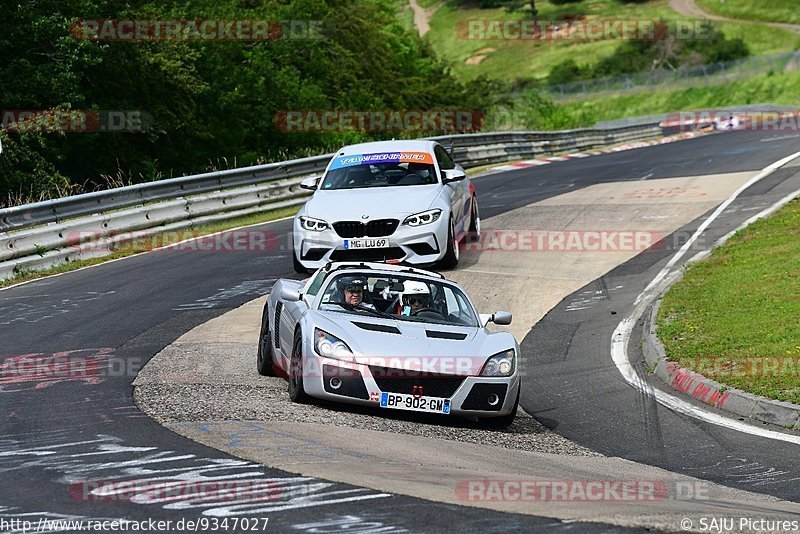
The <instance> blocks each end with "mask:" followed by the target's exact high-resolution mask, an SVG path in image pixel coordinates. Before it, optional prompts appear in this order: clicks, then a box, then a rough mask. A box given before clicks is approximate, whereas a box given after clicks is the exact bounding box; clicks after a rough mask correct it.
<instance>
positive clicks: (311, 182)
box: [300, 176, 319, 191]
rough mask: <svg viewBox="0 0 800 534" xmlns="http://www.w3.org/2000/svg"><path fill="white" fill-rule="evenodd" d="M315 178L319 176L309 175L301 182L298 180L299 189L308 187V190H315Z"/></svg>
mask: <svg viewBox="0 0 800 534" xmlns="http://www.w3.org/2000/svg"><path fill="white" fill-rule="evenodd" d="M317 180H319V177H317V176H311V177H309V178H305V179H304V180H303V181H302V182H300V189H308V190H309V191H316V190H317Z"/></svg>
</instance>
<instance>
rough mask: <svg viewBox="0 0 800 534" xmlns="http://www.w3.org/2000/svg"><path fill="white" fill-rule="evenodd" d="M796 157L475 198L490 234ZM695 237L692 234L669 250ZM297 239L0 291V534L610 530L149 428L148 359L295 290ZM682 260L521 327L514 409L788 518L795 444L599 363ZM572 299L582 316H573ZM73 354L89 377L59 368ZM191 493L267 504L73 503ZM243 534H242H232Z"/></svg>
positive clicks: (276, 228)
mask: <svg viewBox="0 0 800 534" xmlns="http://www.w3.org/2000/svg"><path fill="white" fill-rule="evenodd" d="M798 139H800V136H785V135H778V134H771V133H753V132H733V133H725V134H721V135H709V136H704V137H700V138H697V139H693V140H687V141H680V142H675V143H670V144H664V145H656V146H652V147H648V148H642V149H636V150H630V151H626V152H619V153H612V154H606V155H601V156H595V157H590V158H585V159H577V160H570V161H565V162H560V163H557V164H552V165H546V166H542V167H532V168H526V169H520V170H517V171H509V172H503V173H498V174H493V175H487V176H484V177H481V178H479V179H477V180H476V182H475V183H476V189H477V191H478V194H479V199H480V202H481V214H482V217H483V218H491V217H493V216H498V215H501V214H503V213H505V212H508V211H510V210H513V209H517V208H521V207H524V206H526V205H529V204H532V203H535V202H539V201H543V200H545V199H550V198H553V197H556V196H558V195H563V194H565V193H569V192H572V191H578V190H581V189H583V188H586V187H589V186H596V185H598V184H604V183H612V182H622V181H643V183H646V182H647V181H649V180H650V181H651V180H659V179H669V178H673V177H686V176H702V175H709V174H726V173H735V172H742V171H758V170H760V169H762V168H764V167H766V166H767V165H769V164H770V163H772V162H774V161H776V160H778V159H780V158H782V157H785V156H787V155H789V154H792V153H794V152H796V151H797V150H798V143H797V141H798ZM797 170H798V169H797V168H795V169H794V171H792V170H790V169H782V170H779V171H777V172H776V173H774V174H773V175H771V176H770V177H768V178H766V179H764V180H763V181H762V182H759V183H758V184H756V185H755V186H753V187H752V188H751V189H750V190H748V191H746V192H745V193H744V194H743V195H742V196H741V197H740V199H739V200H737V201H736V202H734V204H733V205H732V206H731V208H730V209H729V210H726V211H725V212H724V213H723V214H722V215H721V216H720V218H719V219H717V220H716V221H715V222H714V224H712V226H711V227H710V228H709V230H708V235H709V236H710V238H716V237H719V236H722V235H724V234H725V233H727V232H728V231H730V230H731V229H733V228H735V227H736V226H738V225H739V224H740V223H741V222H743V221H744V220H746V219H747V218H749V217H750V216H752V215H753V214H754V213H756V211H753V209H761V208H763V207H766V206H768V205H770V204H772V203H773V202H775V201H777V200H778V199H779V198H781V197H783V196H785V195H786V194H787V193H788V192H789V186H790V184H789V183H788V182H787V180H788V179H790V177H791V176H792V174H793V173H794V172H796V171H797ZM796 188H797V186H796V185H795V186H794V189H796ZM701 222H702V217H701V218H699V219H695V220H694V221H692V222H691V223H690V224H688V225H687V226H686V227H685V228H684V229H682V231H681V232H680V235H688V234H687V232H690V231H691V230H693V229H694V228H696V227H697V226H698V225H699V224H700V223H701ZM289 228H290V222H289V221H279V222H276V223H271V224H267V225H264V226H263V227H262V229H263V230H264V231H265V232H268V235H270V236H273V237H274V240H273V241H271V244H272V247H271V248H272V251H271V252H269V253H263V252H259V253H255V252H222V251H210V252H202V251H192V250H185V251H175V250H161V251H156V252H153V253H148V254H143V255H139V256H135V257H131V258H127V259H124V260H121V261H116V262H110V263H107V264H103V265H100V266H97V267H93V268H91V269H85V270H81V271H77V272H74V273H70V274H66V275H62V276H56V277H51V278H48V279H43V280H39V281H34V282H31V283H28V284H24V285H21V286H18V287H12V288H10V289H8V290H4V291H0V359H2V364H1V365H2V367H1V368H2V369H3V370H4V371H7V372H4V373H3V374H2V375H0V400H2V404H1V405H0V406H2V418H1V419H0V473H2V478H3V482H4V484H3V485H2V489H0V532H17V531H19V532H22V527H21V526H20V525H19V524H16V526H15V525H9V524H7V523H6V524H4V523H3V520H5V521H9V520H10V519H12V518H15V519H19V518H28V519H29V520H32V521H33V522H34V524H35V523H36V522H37V521H39V520H40V519H42V518H47V519H59V518H75V519H119V518H124V519H127V520H136V521H141V520H145V519H162V520H171V521H173V524H172V525H173V528H174V525H175V524H176V522H177V521H179V520H181V519H187V520H197V518H198V517H204V518H216V519H219V520H221V519H226V518H227V519H231V518H249V519H255V518H268V520H269V522H268V526H269V529H268V530H270V531H291V532H303V531H329V530H324V529H326V528H328V529H335V528H339V529H340V530H344V529H347V530H349V531H351V532H368V531H369V532H379V531H380V532H438V531H442V532H444V531H475V532H499V531H504V532H505V531H530V530H536V529H542V530H544V529H545V528H546V529H547V530H557V529H562V530H573V531H578V532H586V531H616V530H622V529H620V528H619V527H617V526H608V525H602V524H591V525H590V524H586V523H581V524H580V525H576V524H574V523H570V522H562V521H558V520H553V519H549V518H544V517H537V516H535V515H522V514H510V513H500V512H494V511H490V510H485V509H479V508H471V507H467V506H456V505H452V504H440V503H435V502H431V501H426V500H422V499H416V498H412V497H407V496H400V495H395V494H391V493H390V492H379V491H376V490H371V489H366V488H359V487H354V486H350V485H346V484H342V483H328V482H326V481H324V480H319V479H313V478H307V477H299V476H296V475H292V474H290V473H286V472H283V471H279V470H275V469H271V468H268V467H264V466H259V465H257V464H254V463H251V462H245V461H242V460H238V459H235V458H233V457H231V456H228V455H226V454H224V453H222V452H220V451H217V450H215V449H212V448H209V447H205V446H202V445H199V444H197V443H195V442H193V441H191V440H189V439H186V438H183V437H181V436H178V435H176V434H174V433H172V432H170V431H169V430H167V429H165V428H164V427H162V426H161V425H159V424H157V423H156V422H154V421H152V420H150V419H149V418H147V417H146V416H144V415H143V414H141V413H140V412H139V411H138V409H137V408H136V406H135V405H134V403H133V397H132V388H131V382H132V381H133V380H134V378H135V377H136V374H137V372H138V371H139V370H140V369H141V368H142V367H143V366H144V365H145V364H146V363H147V361H148V360H149V359H150V358H151V357H152V356H153V355H155V354H157V353H158V352H160V351H161V350H162V349H164V347H166V346H167V345H169V344H170V343H172V342H173V341H174V340H176V339H177V338H178V337H180V336H181V335H182V334H184V333H185V332H187V331H189V330H191V329H192V328H194V327H196V326H198V325H201V324H203V323H205V322H207V321H209V320H210V319H212V318H214V317H217V316H220V315H221V314H223V313H226V312H228V311H231V310H233V309H235V308H237V307H239V306H241V305H242V304H244V303H246V302H248V301H250V300H252V299H254V298H256V297H258V296H260V295H262V294H264V293H266V292H268V291H269V288H270V287H271V285H272V283H273V282H274V281H275V280H277V279H278V278H280V277H284V276H294V275H293V273H292V272H291V260H290V256H289V252H288V248H287V247H286V234H287V232H288V231H289ZM711 240H712V241H713V239H711ZM709 242H710V241H709ZM680 244H681V241H680V239H678V238H674V239H673V238H671V236H668V237H667V238H666V239H665V241H664V244H663V247H662V248H660V249H659V250H657V251H655V252H648V253H643V254H640V255H639V256H636V257H635V258H633V259H630V260H628V261H627V262H626V263H624V264H623V265H620V266H618V267H616V268H614V269H613V270H612V271H611V272H608V273H607V274H605V275H604V276H602V278H599V279H598V280H596V281H594V282H592V283H591V284H589V285H588V286H586V287H584V288H582V289H580V290H578V291H576V292H575V293H574V294H573V295H571V296H570V297H568V298H566V299H564V300H563V301H561V302H560V303H559V304H558V305H557V306H556V307H555V308H553V309H552V310H551V311H550V312H549V313H548V314H547V315H546V316H545V317H544V319H543V320H542V321H540V322H539V323H538V324H537V325H536V326H534V327H533V329H532V330H531V331H530V332H529V333H528V334H527V336H526V337H525V339H524V340H523V341H522V349H523V356H524V358H525V362H526V365H527V369H526V371H527V378H526V381H525V382H524V383H523V387H524V390H523V393H522V406H523V407H524V409H525V410H526V411H527V412H528V413H530V414H532V415H534V417H536V418H537V419H538V420H539V421H540V422H542V423H543V424H545V425H546V426H548V427H550V428H552V429H554V430H555V431H556V432H558V433H559V434H561V435H563V436H565V437H566V438H568V439H570V440H573V441H575V442H576V443H578V444H581V445H583V446H586V447H589V448H591V449H593V450H596V451H598V452H601V453H603V454H606V455H609V456H616V457H621V458H626V459H630V460H634V461H636V462H640V463H644V464H649V465H654V466H658V467H662V468H665V469H667V470H670V471H674V472H676V473H681V474H686V475H691V476H694V477H698V478H702V479H706V480H709V481H713V482H717V483H719V484H723V485H726V486H730V487H734V488H740V489H744V490H747V491H751V492H757V493H763V494H768V495H772V496H775V497H777V498H779V499H783V500H787V501H798V500H799V499H798V497H800V489H798V488H800V483H798V480H800V462H798V460H797V448H796V446H795V445H791V444H787V443H784V442H778V441H775V440H769V439H765V438H760V437H755V436H751V435H747V434H744V433H741V432H736V431H732V430H728V429H725V428H722V427H719V426H716V425H711V424H706V423H702V422H700V421H697V420H695V419H692V418H689V417H686V416H683V415H678V414H675V413H673V412H671V411H669V410H667V409H666V408H664V407H662V406H660V405H658V404H657V403H655V401H653V400H652V399H650V398H648V397H644V396H642V395H640V394H639V393H637V392H636V391H635V390H634V389H633V388H631V387H630V386H628V385H627V384H626V383H625V382H624V381H623V380H622V377H621V376H620V375H619V372H618V371H617V369H616V367H615V366H614V363H613V362H612V360H611V358H610V356H609V346H610V338H611V333H612V331H613V330H614V329H615V328H616V327H617V325H618V324H619V321H620V319H621V318H622V317H623V316H624V315H625V314H626V313H627V312H628V311H629V310H630V309H631V305H632V303H633V301H634V299H635V298H636V297H637V296H638V295H639V293H640V292H641V291H642V290H643V289H644V287H645V286H646V285H647V283H648V282H649V280H650V279H652V278H653V277H654V276H655V275H656V273H658V271H659V270H660V269H661V267H663V265H664V263H665V262H666V261H667V260H668V258H669V257H670V256H671V255H672V253H674V251H675V250H676V248H677V247H679V246H680ZM617 287H619V288H620V289H618V290H614V291H610V290H609V288H617ZM587 295H597V297H596V298H589V299H588V300H587ZM578 301H580V302H581V303H585V305H580V306H576V305H575V303H576V302H578ZM634 334H636V333H634ZM632 339H634V340H635V339H638V338H637V337H636V335H634V336H633V338H632ZM637 350H639V349H638V345H637V344H636V343H633V342H632V343H631V345H630V347H629V351H630V352H631V356H632V358H631V359H632V360H637V361H638V359H640V358H639V357H638V356H636V352H635V351H637ZM71 351H75V352H71ZM76 356H77V357H79V360H80V361H81V362H83V367H81V368H80V369H74V368H72V369H69V370H63V369H60V368H59V365H62V364H63V361H64V360H65V359H71V358H72V359H71V360H70V361H74V358H75V357H76ZM31 362H34V363H31ZM10 370H14V372H8V371H10ZM20 370H28V371H30V372H20ZM643 376H644V377H645V378H646V379H647V380H650V379H649V378H647V376H646V374H644V373H643ZM652 385H653V387H656V388H659V387H661V385H659V384H658V383H655V382H652ZM198 476H200V477H201V478H202V479H203V480H204V481H205V483H206V484H222V483H223V482H230V481H231V480H247V481H256V482H257V483H258V484H261V486H259V487H262V488H264V491H267V492H269V494H270V495H271V496H272V497H273V498H270V499H269V500H268V501H267V502H266V503H264V502H263V501H262V502H247V499H237V498H235V497H231V498H230V499H227V500H224V502H219V500H217V501H216V502H212V503H209V502H203V501H202V500H200V499H195V500H192V499H185V498H184V499H180V498H176V499H170V498H168V497H166V498H164V497H163V496H161V495H159V494H158V493H157V492H156V493H155V494H153V495H151V496H150V498H145V499H134V500H130V499H126V498H124V497H125V492H124V488H122V489H121V490H120V492H119V493H118V494H112V495H108V496H107V497H106V498H97V497H96V496H94V495H88V496H87V493H86V491H85V490H86V488H91V484H92V483H94V482H96V481H108V480H115V481H125V480H133V479H136V480H138V481H141V480H143V479H152V481H153V482H154V484H155V483H157V481H158V480H159V479H164V478H167V477H169V478H174V477H184V478H185V479H186V480H187V481H189V482H191V481H193V480H196V479H197V477H198ZM205 489H208V487H205ZM201 513H202V515H201ZM207 526H208V525H207ZM243 527H244V528H243ZM64 530H65V531H70V530H69V529H64ZM200 530H204V529H200ZM225 530H226V531H233V530H234V529H232V528H226V529H225ZM235 530H239V531H241V530H249V529H248V528H247V527H245V526H244V524H241V525H238V526H237V529H235ZM51 531H54V530H52V529H51Z"/></svg>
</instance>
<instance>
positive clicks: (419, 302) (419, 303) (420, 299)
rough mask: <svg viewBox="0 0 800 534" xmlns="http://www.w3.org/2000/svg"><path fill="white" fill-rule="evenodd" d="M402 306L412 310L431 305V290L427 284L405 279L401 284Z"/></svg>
mask: <svg viewBox="0 0 800 534" xmlns="http://www.w3.org/2000/svg"><path fill="white" fill-rule="evenodd" d="M403 306H408V307H410V308H411V311H412V312H415V311H417V310H421V309H422V308H430V306H431V290H430V289H429V288H428V286H427V284H425V283H423V282H417V281H414V280H407V281H406V282H405V283H404V284H403Z"/></svg>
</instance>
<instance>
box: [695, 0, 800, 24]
mask: <svg viewBox="0 0 800 534" xmlns="http://www.w3.org/2000/svg"><path fill="white" fill-rule="evenodd" d="M697 5H699V6H700V7H701V8H703V9H704V10H706V11H708V12H709V13H715V14H717V15H722V16H723V17H730V18H733V19H745V20H762V21H768V22H788V23H791V24H800V5H798V3H797V0H724V1H722V0H697Z"/></svg>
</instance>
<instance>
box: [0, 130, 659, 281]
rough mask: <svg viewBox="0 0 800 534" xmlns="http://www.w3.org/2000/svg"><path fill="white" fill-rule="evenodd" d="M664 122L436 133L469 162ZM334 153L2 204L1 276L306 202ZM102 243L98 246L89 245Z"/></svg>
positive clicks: (598, 140)
mask: <svg viewBox="0 0 800 534" xmlns="http://www.w3.org/2000/svg"><path fill="white" fill-rule="evenodd" d="M659 122H660V120H656V119H651V120H649V121H646V122H644V123H637V124H624V125H619V126H612V127H609V128H597V127H595V128H585V129H576V130H564V131H555V132H497V133H477V134H464V135H452V136H440V137H433V138H431V139H435V140H437V141H439V142H440V143H442V144H443V145H445V146H450V145H452V146H453V152H454V157H455V160H456V161H458V162H459V163H460V164H461V165H462V166H464V167H465V168H474V167H478V166H482V165H489V164H495V163H503V162H506V161H513V160H519V159H529V158H535V157H539V156H543V155H554V154H559V153H563V152H567V151H581V150H591V149H594V148H599V147H602V146H609V145H613V144H618V143H625V142H630V141H637V140H643V139H649V138H653V137H658V136H660V135H661V133H662V129H661V128H660V127H659ZM332 157H333V154H325V155H321V156H314V157H310V158H303V159H296V160H290V161H285V162H280V163H270V164H266V165H258V166H253V167H244V168H240V169H231V170H227V171H219V172H211V173H204V174H198V175H193V176H184V177H181V178H172V179H168V180H160V181H157V182H149V183H143V184H137V185H132V186H127V187H120V188H115V189H109V190H105V191H97V192H93V193H87V194H83V195H76V196H72V197H66V198H60V199H55V200H49V201H44V202H36V203H33V204H26V205H23V206H15V207H11V208H5V209H0V279H2V278H6V277H9V276H12V275H13V274H15V273H17V272H19V271H21V270H31V269H40V268H43V267H47V266H50V265H53V264H57V263H63V262H69V261H73V260H75V259H78V258H88V257H94V256H98V255H103V254H108V253H109V252H110V251H112V250H113V247H114V243H115V241H116V240H121V239H130V238H132V237H134V238H135V237H141V236H147V235H152V234H154V233H158V232H162V231H166V230H175V229H181V228H191V227H193V226H195V225H197V224H203V223H207V222H211V221H217V220H223V219H228V218H233V217H237V216H241V215H247V214H250V213H255V212H258V211H263V210H265V209H273V208H279V207H284V206H292V205H297V204H300V203H302V202H303V201H304V197H305V196H306V195H307V194H308V193H307V192H306V191H304V190H301V189H300V187H299V183H300V181H301V180H302V179H303V178H305V177H308V176H314V175H319V174H320V173H321V172H322V171H324V169H325V167H326V166H327V164H328V162H329V161H330V159H331V158H332ZM87 243H89V244H91V243H95V244H96V245H97V246H94V247H93V246H86V245H87Z"/></svg>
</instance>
